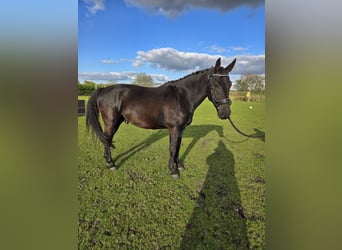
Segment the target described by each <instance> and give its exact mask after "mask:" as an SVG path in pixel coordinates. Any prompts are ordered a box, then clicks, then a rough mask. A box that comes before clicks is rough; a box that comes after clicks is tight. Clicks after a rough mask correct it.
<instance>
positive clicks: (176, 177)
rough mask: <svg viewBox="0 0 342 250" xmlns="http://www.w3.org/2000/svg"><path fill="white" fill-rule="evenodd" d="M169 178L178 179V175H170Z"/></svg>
mask: <svg viewBox="0 0 342 250" xmlns="http://www.w3.org/2000/svg"><path fill="white" fill-rule="evenodd" d="M171 177H172V178H173V179H179V177H180V176H179V174H172V175H171Z"/></svg>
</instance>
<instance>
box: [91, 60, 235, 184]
mask: <svg viewBox="0 0 342 250" xmlns="http://www.w3.org/2000/svg"><path fill="white" fill-rule="evenodd" d="M235 62H236V59H234V60H233V61H232V62H231V63H230V64H229V65H228V66H227V67H225V68H224V67H221V58H218V59H217V61H216V64H215V66H214V67H211V68H208V69H205V70H201V71H197V72H195V73H192V74H190V75H188V76H185V77H183V78H181V79H178V80H175V81H170V82H167V83H165V84H163V85H161V86H159V87H157V88H147V87H140V86H136V85H126V84H117V85H114V86H109V87H106V88H99V89H97V90H96V91H95V92H94V93H93V94H92V96H91V97H90V99H89V101H88V105H87V114H86V125H87V128H88V129H89V127H91V128H92V131H93V132H94V133H95V134H96V135H97V137H98V138H99V139H100V141H101V142H102V143H103V144H104V158H105V159H106V162H107V165H108V166H109V167H110V168H111V169H112V170H116V169H117V166H116V165H115V163H114V162H113V159H112V156H111V151H110V148H111V147H113V148H114V145H113V144H112V140H113V136H114V134H115V133H116V131H117V130H118V128H119V126H120V124H121V123H122V122H126V123H128V122H130V123H132V124H134V125H136V126H138V127H141V128H145V129H162V128H167V129H168V130H169V138H170V146H169V149H170V160H169V165H168V167H169V169H170V171H171V176H172V177H173V178H179V170H181V169H184V166H183V165H182V163H181V162H180V161H179V157H178V154H179V148H180V145H181V141H182V135H183V131H184V129H185V128H186V127H187V126H188V125H189V124H190V123H191V121H192V117H193V114H194V111H195V109H196V108H197V107H198V106H199V105H200V104H201V103H202V102H203V100H204V99H205V98H206V97H208V98H209V100H210V101H211V102H212V103H213V104H214V106H215V108H216V110H217V114H218V116H219V118H220V119H227V118H228V117H229V116H230V112H231V111H230V104H231V100H230V99H229V90H230V87H231V86H232V83H231V81H230V79H229V76H228V73H229V72H230V71H231V70H232V69H233V67H234V65H235ZM99 113H101V116H102V119H103V122H104V130H102V127H101V125H100V122H99Z"/></svg>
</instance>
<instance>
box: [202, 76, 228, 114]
mask: <svg viewBox="0 0 342 250" xmlns="http://www.w3.org/2000/svg"><path fill="white" fill-rule="evenodd" d="M213 76H219V77H228V75H222V74H210V75H208V87H210V86H211V85H212V81H210V79H211V77H213ZM210 93H211V97H212V99H213V101H214V104H215V106H216V108H218V106H220V105H222V104H226V103H228V104H229V105H231V104H232V101H231V100H230V99H229V98H224V99H221V100H217V99H216V98H215V95H213V93H212V92H211V91H210Z"/></svg>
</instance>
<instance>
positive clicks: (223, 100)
mask: <svg viewBox="0 0 342 250" xmlns="http://www.w3.org/2000/svg"><path fill="white" fill-rule="evenodd" d="M213 76H218V77H228V75H222V74H210V75H208V88H209V91H210V98H211V99H212V102H213V103H214V105H215V107H216V108H217V109H218V107H219V106H220V105H223V104H226V103H227V104H229V105H231V104H232V101H231V100H230V99H229V98H224V99H220V100H217V99H216V97H215V95H214V94H213V93H212V92H211V89H212V88H211V87H212V85H213V82H212V81H210V80H211V78H212V77H213ZM228 120H229V121H230V124H231V125H232V126H233V128H234V129H235V130H236V131H237V132H238V133H240V134H241V135H243V136H246V137H248V138H265V135H258V134H254V135H248V134H245V133H244V132H242V131H241V130H240V129H238V127H236V126H235V124H234V123H233V121H232V120H231V118H230V116H229V117H228Z"/></svg>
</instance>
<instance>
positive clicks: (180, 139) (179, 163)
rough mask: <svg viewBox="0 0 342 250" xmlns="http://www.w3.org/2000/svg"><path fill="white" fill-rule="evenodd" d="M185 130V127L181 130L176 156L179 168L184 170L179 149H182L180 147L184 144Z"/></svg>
mask: <svg viewBox="0 0 342 250" xmlns="http://www.w3.org/2000/svg"><path fill="white" fill-rule="evenodd" d="M183 132H184V129H182V130H181V132H180V133H179V136H178V142H177V149H176V156H175V159H176V163H177V168H178V170H184V169H185V167H184V164H183V163H182V162H181V161H180V159H179V151H180V147H181V144H182V138H183Z"/></svg>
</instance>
